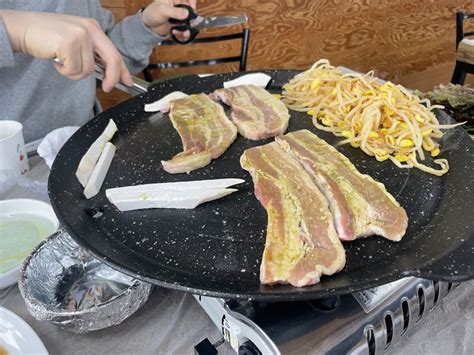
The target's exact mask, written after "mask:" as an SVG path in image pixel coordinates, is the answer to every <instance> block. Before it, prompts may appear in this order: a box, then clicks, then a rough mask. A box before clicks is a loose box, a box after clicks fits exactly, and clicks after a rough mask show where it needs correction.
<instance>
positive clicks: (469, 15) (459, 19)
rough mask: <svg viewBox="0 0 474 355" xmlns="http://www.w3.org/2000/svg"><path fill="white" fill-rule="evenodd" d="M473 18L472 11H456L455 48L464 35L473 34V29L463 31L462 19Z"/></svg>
mask: <svg viewBox="0 0 474 355" xmlns="http://www.w3.org/2000/svg"><path fill="white" fill-rule="evenodd" d="M470 18H474V13H465V12H462V11H460V12H456V48H458V46H459V43H460V42H461V41H462V39H463V38H464V37H467V36H472V35H474V31H470V32H464V20H467V19H470Z"/></svg>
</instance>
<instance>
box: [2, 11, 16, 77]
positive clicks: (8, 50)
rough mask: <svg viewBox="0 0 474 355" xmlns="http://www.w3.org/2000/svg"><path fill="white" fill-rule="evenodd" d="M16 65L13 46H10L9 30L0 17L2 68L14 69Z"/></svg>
mask: <svg viewBox="0 0 474 355" xmlns="http://www.w3.org/2000/svg"><path fill="white" fill-rule="evenodd" d="M14 65H15V59H14V57H13V51H12V46H11V44H10V37H9V36H8V32H7V29H6V28H5V24H4V23H3V20H2V18H1V17H0V68H2V67H12V66H14Z"/></svg>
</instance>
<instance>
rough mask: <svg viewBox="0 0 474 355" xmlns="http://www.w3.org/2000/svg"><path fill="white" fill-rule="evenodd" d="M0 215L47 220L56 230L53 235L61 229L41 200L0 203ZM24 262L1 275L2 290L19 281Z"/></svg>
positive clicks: (49, 209)
mask: <svg viewBox="0 0 474 355" xmlns="http://www.w3.org/2000/svg"><path fill="white" fill-rule="evenodd" d="M0 214H1V215H2V216H7V215H10V214H29V215H36V216H39V217H42V218H45V219H47V220H49V221H50V222H51V223H52V224H53V227H54V230H53V231H52V232H51V234H52V233H54V232H56V231H57V230H58V228H59V221H58V219H57V217H56V215H55V214H54V211H53V208H52V207H51V205H49V204H48V203H46V202H43V201H39V200H33V199H26V198H21V199H11V200H3V201H0ZM46 237H47V236H46ZM23 260H24V259H21V260H20V259H19V260H18V265H16V266H15V267H14V268H13V269H10V270H8V271H6V272H3V273H0V289H2V288H6V287H8V286H11V285H13V284H14V283H16V282H17V281H18V275H19V272H20V268H21V265H22V263H23Z"/></svg>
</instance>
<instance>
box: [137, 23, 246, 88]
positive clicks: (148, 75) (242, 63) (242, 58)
mask: <svg viewBox="0 0 474 355" xmlns="http://www.w3.org/2000/svg"><path fill="white" fill-rule="evenodd" d="M249 37H250V29H248V28H244V29H243V30H242V31H241V32H236V33H230V34H223V35H215V36H206V37H201V38H199V37H198V38H196V39H195V40H194V41H193V42H191V43H189V44H187V45H194V44H199V43H211V42H223V41H231V40H236V39H241V41H242V45H241V49H240V55H239V56H236V55H234V56H228V57H221V58H207V59H203V60H190V61H182V62H167V63H161V62H160V63H150V64H149V65H148V66H147V67H146V68H145V69H144V70H143V75H144V77H145V80H147V81H149V82H152V81H153V74H152V71H153V70H156V69H171V68H184V67H194V66H201V65H214V64H221V63H232V62H239V71H245V70H246V67H247V52H248V46H249ZM170 45H173V46H180V44H176V43H175V42H173V41H171V40H166V41H163V42H161V44H160V46H170Z"/></svg>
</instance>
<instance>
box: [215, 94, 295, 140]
mask: <svg viewBox="0 0 474 355" xmlns="http://www.w3.org/2000/svg"><path fill="white" fill-rule="evenodd" d="M211 97H213V98H217V99H219V100H221V101H222V102H224V103H225V104H226V105H229V106H231V107H232V114H231V118H232V122H234V124H235V125H236V126H237V129H238V130H239V133H240V134H241V135H242V136H243V137H245V138H248V139H251V140H261V139H265V138H269V137H275V136H278V135H280V134H283V133H285V131H286V129H287V128H288V121H289V118H290V115H289V113H288V109H287V108H286V106H285V105H284V104H283V103H282V102H281V101H280V100H278V99H277V98H276V97H274V96H273V95H272V94H270V93H269V92H268V91H266V90H265V89H264V88H261V87H259V86H255V85H241V86H235V87H232V88H227V89H218V90H216V91H214V93H213V94H211Z"/></svg>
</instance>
